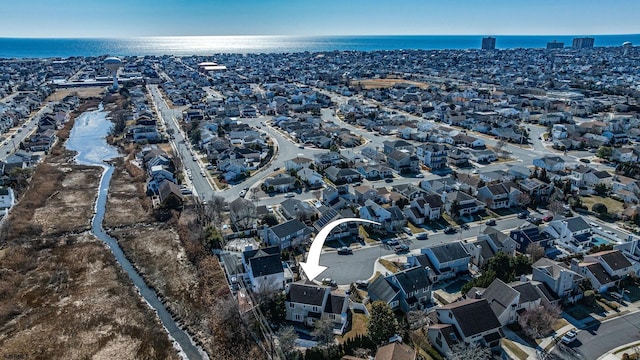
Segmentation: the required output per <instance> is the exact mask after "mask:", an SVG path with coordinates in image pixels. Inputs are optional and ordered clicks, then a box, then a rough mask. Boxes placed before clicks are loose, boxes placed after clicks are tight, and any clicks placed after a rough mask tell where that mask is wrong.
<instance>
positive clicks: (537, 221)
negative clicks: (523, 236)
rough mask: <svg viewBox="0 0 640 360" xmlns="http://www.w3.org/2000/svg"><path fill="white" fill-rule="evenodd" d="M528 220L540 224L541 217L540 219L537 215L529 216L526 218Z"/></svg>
mask: <svg viewBox="0 0 640 360" xmlns="http://www.w3.org/2000/svg"><path fill="white" fill-rule="evenodd" d="M527 221H528V222H530V223H532V224H534V225H540V224H542V219H540V218H539V217H534V216H530V217H529V218H528V219H527Z"/></svg>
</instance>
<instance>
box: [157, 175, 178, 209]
mask: <svg viewBox="0 0 640 360" xmlns="http://www.w3.org/2000/svg"><path fill="white" fill-rule="evenodd" d="M158 200H159V202H160V205H162V206H163V207H165V208H169V209H181V208H182V205H183V204H184V197H183V196H182V191H181V190H180V187H179V186H178V185H176V184H175V183H173V182H171V181H169V180H164V181H162V182H161V183H160V185H159V186H158Z"/></svg>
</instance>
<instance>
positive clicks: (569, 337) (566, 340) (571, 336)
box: [560, 329, 578, 345]
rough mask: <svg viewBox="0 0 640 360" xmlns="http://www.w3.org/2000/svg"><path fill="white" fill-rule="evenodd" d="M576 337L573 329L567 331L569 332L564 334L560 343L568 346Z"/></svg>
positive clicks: (576, 334) (576, 333)
mask: <svg viewBox="0 0 640 360" xmlns="http://www.w3.org/2000/svg"><path fill="white" fill-rule="evenodd" d="M577 337H578V332H577V331H576V330H575V329H573V330H569V332H567V333H566V334H564V336H563V337H562V338H561V339H560V341H562V343H563V344H565V345H569V344H571V343H572V342H574V341H575V340H576V338H577Z"/></svg>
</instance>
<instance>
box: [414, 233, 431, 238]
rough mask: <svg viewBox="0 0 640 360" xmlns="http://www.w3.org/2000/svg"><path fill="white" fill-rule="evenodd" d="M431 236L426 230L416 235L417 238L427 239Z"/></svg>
mask: <svg viewBox="0 0 640 360" xmlns="http://www.w3.org/2000/svg"><path fill="white" fill-rule="evenodd" d="M428 238H429V234H427V233H426V232H421V233H420V234H418V235H416V239H418V240H427V239H428Z"/></svg>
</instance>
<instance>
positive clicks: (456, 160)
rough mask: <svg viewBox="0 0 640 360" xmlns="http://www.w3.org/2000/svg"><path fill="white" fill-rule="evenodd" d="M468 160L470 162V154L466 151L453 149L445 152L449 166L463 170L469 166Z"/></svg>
mask: <svg viewBox="0 0 640 360" xmlns="http://www.w3.org/2000/svg"><path fill="white" fill-rule="evenodd" d="M469 160H471V154H470V153H469V151H467V150H464V149H458V148H453V149H449V151H448V152H447V162H448V164H449V165H451V166H455V167H458V168H464V167H467V166H469Z"/></svg>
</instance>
